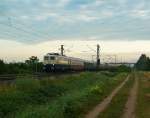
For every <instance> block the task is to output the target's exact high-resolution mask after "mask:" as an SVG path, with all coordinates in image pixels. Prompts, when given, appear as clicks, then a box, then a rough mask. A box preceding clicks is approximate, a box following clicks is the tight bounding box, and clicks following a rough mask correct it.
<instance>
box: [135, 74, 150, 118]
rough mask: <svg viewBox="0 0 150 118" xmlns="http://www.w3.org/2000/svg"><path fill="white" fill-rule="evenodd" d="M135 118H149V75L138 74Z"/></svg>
mask: <svg viewBox="0 0 150 118" xmlns="http://www.w3.org/2000/svg"><path fill="white" fill-rule="evenodd" d="M139 78H140V79H139V83H140V84H139V90H138V102H137V107H136V108H137V109H136V115H137V118H150V73H148V72H145V73H144V74H143V73H140V74H139Z"/></svg>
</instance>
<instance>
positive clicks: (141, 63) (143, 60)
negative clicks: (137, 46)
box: [135, 54, 150, 71]
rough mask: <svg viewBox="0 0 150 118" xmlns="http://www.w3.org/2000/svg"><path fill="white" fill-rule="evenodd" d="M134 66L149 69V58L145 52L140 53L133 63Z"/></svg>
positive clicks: (143, 69) (142, 69)
mask: <svg viewBox="0 0 150 118" xmlns="http://www.w3.org/2000/svg"><path fill="white" fill-rule="evenodd" d="M135 68H136V69H137V70H141V71H149V70H150V58H149V57H147V56H146V55H145V54H142V55H141V56H140V58H139V60H138V61H137V63H136V64H135Z"/></svg>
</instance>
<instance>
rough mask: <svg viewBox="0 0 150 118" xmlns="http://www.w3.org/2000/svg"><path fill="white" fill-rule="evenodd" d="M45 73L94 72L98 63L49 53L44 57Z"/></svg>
mask: <svg viewBox="0 0 150 118" xmlns="http://www.w3.org/2000/svg"><path fill="white" fill-rule="evenodd" d="M43 64H44V67H43V70H44V71H45V72H56V71H84V70H89V71H92V70H93V71H94V70H96V68H97V65H96V63H94V62H91V61H87V60H83V59H79V58H74V57H68V56H65V55H60V54H59V53H47V54H46V55H45V56H44V61H43Z"/></svg>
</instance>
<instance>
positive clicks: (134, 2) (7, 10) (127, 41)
mask: <svg viewBox="0 0 150 118" xmlns="http://www.w3.org/2000/svg"><path fill="white" fill-rule="evenodd" d="M149 21H150V0H0V58H1V59H4V60H6V61H22V60H25V58H27V56H31V55H37V56H38V57H40V59H42V56H43V55H44V54H46V53H47V52H54V51H59V50H58V48H59V46H60V45H61V44H64V45H65V47H66V49H68V48H69V49H70V51H66V54H68V55H70V56H75V57H76V56H78V57H82V58H88V59H91V55H94V54H95V52H94V51H93V52H92V50H90V49H91V48H92V49H95V48H96V44H98V43H99V44H100V45H101V53H102V55H107V54H109V55H114V54H117V56H118V58H119V59H118V60H119V61H121V60H124V61H136V60H137V58H138V57H139V55H140V54H141V53H146V54H148V55H149V52H150V48H149V46H148V44H150V33H149V32H150V22H149ZM79 44H82V45H79ZM83 47H84V48H83ZM39 48H40V49H39ZM89 48H90V49H89ZM77 52H78V53H77ZM86 56H87V57H86ZM122 58H123V59H122ZM105 60H107V59H105Z"/></svg>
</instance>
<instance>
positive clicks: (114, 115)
mask: <svg viewBox="0 0 150 118" xmlns="http://www.w3.org/2000/svg"><path fill="white" fill-rule="evenodd" d="M133 82H134V77H133V75H131V77H130V79H129V80H128V81H127V83H126V84H125V85H124V86H123V88H121V90H120V91H119V93H117V95H116V96H115V97H114V98H113V99H112V102H111V103H110V105H109V106H108V108H107V109H106V110H105V111H104V112H102V113H101V114H99V116H98V118H120V117H121V115H122V113H123V110H124V108H125V104H126V101H127V99H128V96H129V91H130V89H131V88H132V86H133Z"/></svg>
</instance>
